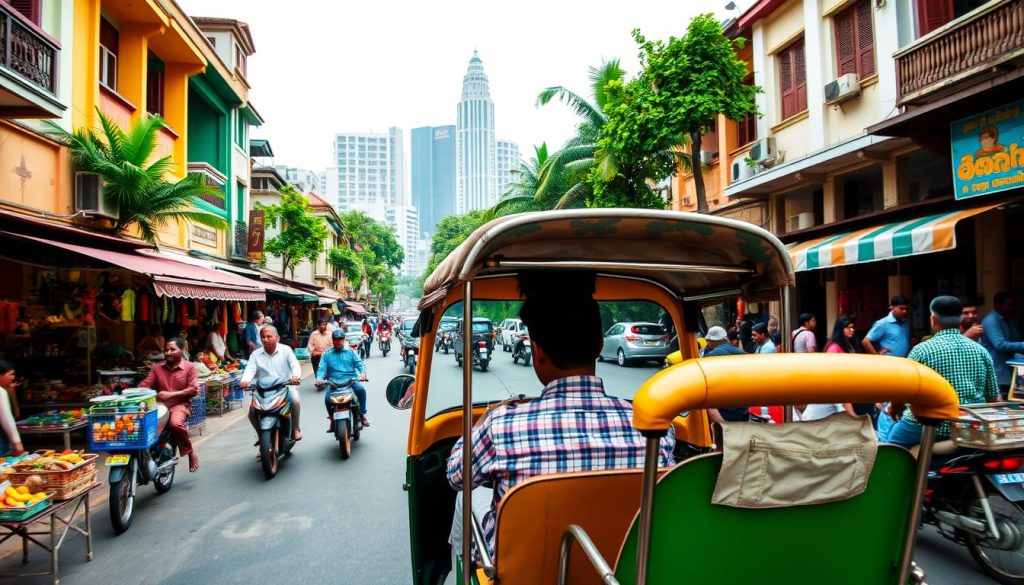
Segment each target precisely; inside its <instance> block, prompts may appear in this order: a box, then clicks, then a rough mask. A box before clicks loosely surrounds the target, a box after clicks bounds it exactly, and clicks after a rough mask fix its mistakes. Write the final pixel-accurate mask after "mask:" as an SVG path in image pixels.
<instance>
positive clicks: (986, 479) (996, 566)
mask: <svg viewBox="0 0 1024 585" xmlns="http://www.w3.org/2000/svg"><path fill="white" fill-rule="evenodd" d="M932 463H933V465H932V471H930V472H929V474H928V486H927V488H926V489H925V495H924V510H923V513H922V521H923V522H925V523H926V524H931V525H933V526H935V527H936V528H938V529H939V533H940V534H942V536H943V537H945V538H947V539H949V540H951V541H953V542H955V543H957V544H960V545H963V546H966V547H967V550H968V551H969V552H970V553H971V556H972V557H973V558H974V561H975V562H976V563H977V564H978V565H979V566H980V567H981V568H982V570H983V571H985V573H987V574H988V575H990V576H991V577H993V578H994V579H996V580H997V581H999V582H1000V583H1007V584H1014V585H1020V584H1024V558H1022V557H1021V553H1022V552H1024V550H1022V549H1024V510H1022V509H1021V502H1024V449H1010V450H1006V451H995V452H993V451H973V450H972V451H970V452H968V453H967V454H963V455H955V456H948V457H943V456H938V455H936V456H935V457H933V459H932Z"/></svg>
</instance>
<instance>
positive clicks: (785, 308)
mask: <svg viewBox="0 0 1024 585" xmlns="http://www.w3.org/2000/svg"><path fill="white" fill-rule="evenodd" d="M779 301H781V304H782V307H781V309H780V310H779V312H780V313H782V314H781V315H780V316H779V321H780V322H779V328H780V329H782V348H783V351H786V352H790V353H791V352H792V351H793V317H794V315H795V313H796V312H795V311H794V310H793V291H792V290H791V288H790V287H788V286H780V287H779ZM782 422H786V423H791V422H793V407H792V406H791V405H789V404H784V405H782Z"/></svg>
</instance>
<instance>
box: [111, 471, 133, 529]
mask: <svg viewBox="0 0 1024 585" xmlns="http://www.w3.org/2000/svg"><path fill="white" fill-rule="evenodd" d="M135 465H136V462H135V458H134V457H132V461H131V463H130V464H129V465H128V471H126V472H125V474H124V475H123V476H121V479H120V480H118V481H115V482H111V484H110V525H111V526H112V527H113V528H114V532H116V533H117V534H124V533H125V532H127V531H128V528H130V527H131V525H132V518H133V517H134V516H135V488H136V486H137V483H136V482H137V481H138V475H137V474H136V471H135Z"/></svg>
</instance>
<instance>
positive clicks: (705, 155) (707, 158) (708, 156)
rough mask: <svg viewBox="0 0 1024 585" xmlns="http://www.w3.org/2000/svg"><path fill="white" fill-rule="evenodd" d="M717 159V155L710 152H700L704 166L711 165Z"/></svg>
mask: <svg viewBox="0 0 1024 585" xmlns="http://www.w3.org/2000/svg"><path fill="white" fill-rule="evenodd" d="M714 159H715V153H713V152H708V151H706V150H702V151H700V163H701V164H703V165H709V164H711V161H713V160H714Z"/></svg>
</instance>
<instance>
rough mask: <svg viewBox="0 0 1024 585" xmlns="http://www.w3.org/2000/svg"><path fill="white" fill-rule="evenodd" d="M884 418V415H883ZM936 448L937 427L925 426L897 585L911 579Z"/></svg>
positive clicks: (918, 454)
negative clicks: (918, 526)
mask: <svg viewBox="0 0 1024 585" xmlns="http://www.w3.org/2000/svg"><path fill="white" fill-rule="evenodd" d="M883 416H884V414H883ZM934 446H935V427H934V426H932V425H924V429H923V432H922V434H921V448H920V450H919V451H918V453H917V471H916V473H915V474H914V475H915V478H914V503H913V504H911V506H910V521H909V523H908V525H907V534H906V536H904V537H903V554H902V555H901V556H900V576H899V579H898V580H897V581H896V582H897V583H906V582H907V579H909V578H910V571H911V569H912V566H911V564H912V561H913V560H914V541H915V540H917V524H918V522H920V521H921V506H922V505H923V503H924V489H925V487H926V486H927V485H928V468H929V466H930V463H931V460H932V447H934Z"/></svg>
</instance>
